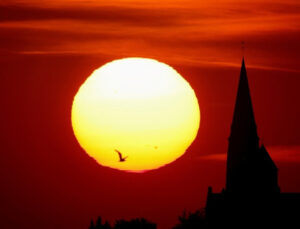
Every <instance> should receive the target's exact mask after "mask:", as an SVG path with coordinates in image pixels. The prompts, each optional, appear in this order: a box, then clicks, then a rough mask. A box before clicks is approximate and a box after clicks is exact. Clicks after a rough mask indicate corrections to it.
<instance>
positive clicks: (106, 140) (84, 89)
mask: <svg viewBox="0 0 300 229" xmlns="http://www.w3.org/2000/svg"><path fill="white" fill-rule="evenodd" d="M199 123H200V111H199V106H198V102H197V98H196V96H195V93H194V91H193V89H192V88H191V87H190V85H189V84H188V83H187V81H185V80H184V79H183V78H182V77H181V76H180V75H179V73H177V72H176V71H175V70H174V69H173V68H171V67H170V66H168V65H166V64H163V63H160V62H158V61H155V60H152V59H145V58H127V59H121V60H116V61H113V62H110V63H108V64H105V65H104V66H102V67H101V68H99V69H97V70H96V71H94V72H93V74H92V75H91V76H90V77H89V78H88V79H87V80H86V81H85V82H84V84H83V85H82V86H81V87H80V89H79V91H78V93H77V95H76V96H75V98H74V102H73V107H72V125H73V129H74V133H75V136H76V138H77V140H78V141H79V143H80V145H81V146H82V148H83V149H85V151H86V152H87V153H88V154H89V155H90V156H91V157H93V158H94V159H95V160H96V161H97V162H98V163H99V164H101V165H103V166H108V167H111V168H116V169H120V170H127V171H135V172H140V171H145V170H151V169H156V168H159V167H161V166H163V165H166V164H168V163H170V162H172V161H174V160H175V159H177V158H178V157H180V156H181V155H182V154H184V152H185V151H186V149H187V148H188V147H189V145H190V144H191V143H192V141H193V140H194V139H195V137H196V134H197V131H198V128H199ZM117 151H120V152H121V153H122V154H123V155H122V156H123V157H127V156H128V158H127V159H126V161H125V162H122V163H121V162H120V161H119V156H118V153H117Z"/></svg>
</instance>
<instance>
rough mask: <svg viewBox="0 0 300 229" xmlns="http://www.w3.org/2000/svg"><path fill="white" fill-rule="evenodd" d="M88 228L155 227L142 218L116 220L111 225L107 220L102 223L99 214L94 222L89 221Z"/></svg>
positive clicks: (137, 228) (134, 228)
mask: <svg viewBox="0 0 300 229" xmlns="http://www.w3.org/2000/svg"><path fill="white" fill-rule="evenodd" d="M89 229H156V224H155V223H152V222H150V221H148V220H146V219H144V218H136V219H131V220H129V221H128V220H124V219H120V220H116V222H115V225H114V226H111V225H110V224H109V222H108V221H105V222H104V223H102V219H101V217H100V216H99V217H98V219H97V220H96V222H95V223H94V221H93V220H92V221H91V224H90V227H89Z"/></svg>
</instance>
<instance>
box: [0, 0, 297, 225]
mask: <svg viewBox="0 0 300 229" xmlns="http://www.w3.org/2000/svg"><path fill="white" fill-rule="evenodd" d="M299 40H300V3H299V1H297V0H285V1H283V0H281V1H280V0H272V1H271V0H266V1H261V0H253V1H251V2H249V1H244V0H240V1H237V0H218V1H217V0H212V1H208V0H204V1H191V0H187V1H184V0H178V1H168V0H167V1H150V0H145V1H127V0H113V1H106V2H105V3H103V2H102V1H96V0H90V1H79V0H60V1H58V0H53V1H49V0H44V1H41V0H39V1H34V0H32V1H31V0H26V1H25V0H9V1H8V0H7V1H5V0H4V1H1V2H0V53H1V55H0V76H1V81H2V82H1V84H0V104H1V108H2V112H1V115H0V120H1V130H2V131H1V144H2V149H1V154H0V157H1V159H0V182H1V192H0V193H1V195H0V201H1V207H0V211H1V218H0V219H1V220H0V227H1V228H9V229H10V228H20V227H22V228H25V229H26V228H31V229H32V228H37V227H39V228H41V227H42V228H45V229H47V228H49V229H50V228H58V229H59V228H74V229H77V228H78V229H79V228H87V226H88V224H89V221H90V219H91V218H95V217H96V216H98V215H101V216H103V218H104V219H106V220H109V221H110V222H111V223H113V221H114V220H115V219H118V218H126V219H130V218H134V217H139V216H143V217H146V218H147V219H149V220H152V221H154V222H157V223H158V227H159V228H170V227H171V226H172V225H175V224H176V222H177V217H178V216H179V215H180V214H181V213H182V211H183V210H184V209H186V210H187V211H193V210H196V209H198V208H202V207H204V206H205V200H206V194H207V188H208V186H213V190H214V191H220V190H221V189H222V188H223V187H224V185H225V171H226V161H225V159H226V151H227V139H228V136H229V134H230V124H231V119H232V114H233V108H234V102H235V95H236V90H237V84H238V77H239V71H240V65H241V60H242V56H243V55H244V56H245V61H246V67H247V70H248V79H249V84H250V90H251V96H252V100H253V106H254V112H255V118H256V122H257V126H258V134H259V137H260V140H261V143H263V144H264V145H265V146H266V148H267V150H268V151H269V153H270V155H271V157H272V158H273V159H274V161H275V163H276V165H277V167H278V169H279V186H280V188H281V190H282V191H284V192H300V181H299V179H298V177H299V175H300V164H299V163H300V132H299V129H300V121H299V115H298V114H299V112H300V108H299V107H300V106H299V105H300V102H299V101H300V95H299V89H298V85H299V84H300V61H299V60H300V44H299ZM242 42H244V43H245V45H244V46H245V48H244V49H243V48H242ZM124 57H148V58H154V59H157V60H159V61H162V62H165V63H167V64H169V65H171V66H173V67H174V68H175V69H176V70H177V71H178V72H179V73H180V74H181V75H182V76H183V77H184V78H185V79H186V80H187V81H188V82H189V83H190V84H191V86H192V87H193V88H194V90H195V93H196V95H197V97H198V101H199V105H200V110H201V124H200V129H199V132H198V136H197V138H196V140H195V141H194V143H193V144H192V146H191V147H190V148H189V149H188V150H187V152H186V154H185V155H184V156H183V157H181V158H180V159H178V160H177V161H175V162H174V163H172V164H170V165H167V166H165V167H163V168H160V169H158V170H154V171H151V172H147V173H144V174H131V173H124V172H120V171H116V170H112V169H108V168H104V167H102V166H100V165H98V164H97V163H96V162H95V161H94V160H93V159H92V158H90V157H88V156H87V154H85V153H84V151H83V150H82V149H81V148H80V146H79V144H78V143H77V141H76V139H75V137H74V134H73V131H72V127H71V120H70V118H71V105H72V101H73V97H74V95H75V94H76V92H77V90H78V88H79V86H80V85H81V84H82V83H83V82H84V81H85V79H86V78H87V77H88V76H89V75H90V74H91V73H92V72H93V71H94V70H95V69H96V68H98V67H100V66H101V65H103V64H105V63H106V62H109V61H112V60H114V59H119V58H124Z"/></svg>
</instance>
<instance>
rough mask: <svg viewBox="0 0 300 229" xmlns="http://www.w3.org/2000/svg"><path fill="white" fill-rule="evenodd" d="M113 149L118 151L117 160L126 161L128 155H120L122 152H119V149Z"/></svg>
mask: <svg viewBox="0 0 300 229" xmlns="http://www.w3.org/2000/svg"><path fill="white" fill-rule="evenodd" d="M115 151H116V152H117V153H118V155H119V158H120V159H119V162H124V161H126V158H127V157H128V156H126V157H123V156H122V153H121V152H120V151H118V150H116V149H115Z"/></svg>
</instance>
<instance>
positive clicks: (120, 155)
mask: <svg viewBox="0 0 300 229" xmlns="http://www.w3.org/2000/svg"><path fill="white" fill-rule="evenodd" d="M115 151H116V152H117V153H118V155H119V158H120V160H121V159H122V154H121V152H120V151H118V150H116V149H115Z"/></svg>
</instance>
